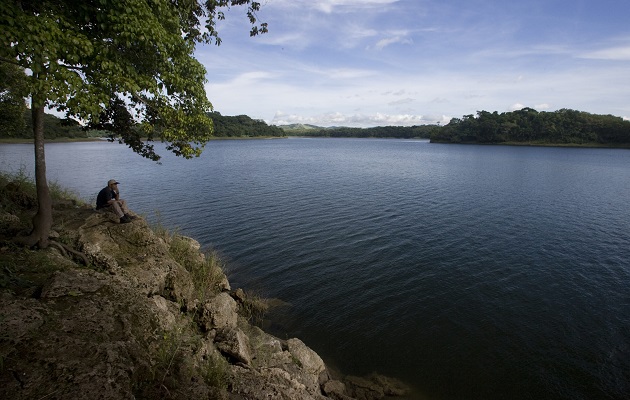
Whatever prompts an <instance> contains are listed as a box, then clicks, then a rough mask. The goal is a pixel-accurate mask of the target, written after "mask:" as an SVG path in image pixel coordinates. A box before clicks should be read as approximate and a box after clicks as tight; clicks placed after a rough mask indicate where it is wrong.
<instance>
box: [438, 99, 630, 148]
mask: <svg viewBox="0 0 630 400" xmlns="http://www.w3.org/2000/svg"><path fill="white" fill-rule="evenodd" d="M431 142H440V143H515V144H548V145H571V144H573V145H602V146H612V147H614V146H623V147H630V121H625V120H624V119H623V118H620V117H615V116H612V115H596V114H589V113H587V112H583V111H576V110H569V109H562V110H558V111H554V112H538V111H536V110H534V109H531V108H523V109H522V110H518V111H512V112H506V113H501V114H499V113H497V112H496V111H495V112H493V113H490V112H487V111H478V112H477V115H476V116H475V115H465V116H464V117H463V118H453V119H452V120H451V121H450V122H449V123H448V124H447V125H445V126H444V127H442V128H441V129H439V130H436V131H434V132H433V134H432V135H431Z"/></svg>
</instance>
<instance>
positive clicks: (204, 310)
mask: <svg viewBox="0 0 630 400" xmlns="http://www.w3.org/2000/svg"><path fill="white" fill-rule="evenodd" d="M237 309H238V305H237V304H236V301H234V299H233V298H232V297H231V296H230V295H229V294H228V293H219V294H218V295H217V296H215V297H214V298H212V299H211V300H210V301H207V302H206V303H205V304H204V305H203V306H202V307H200V308H199V309H198V310H197V313H196V316H195V319H196V321H197V324H198V325H199V327H200V328H201V329H202V330H203V331H205V332H208V331H210V330H211V329H216V328H219V329H223V328H234V327H236V324H237V322H238V315H237V313H236V311H237Z"/></svg>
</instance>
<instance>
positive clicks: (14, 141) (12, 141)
mask: <svg viewBox="0 0 630 400" xmlns="http://www.w3.org/2000/svg"><path fill="white" fill-rule="evenodd" d="M286 138H288V136H235V137H212V138H210V141H213V140H253V139H286ZM142 140H143V141H146V139H142ZM106 141H107V138H100V137H95V138H56V139H46V140H45V142H46V143H74V142H106ZM154 142H159V140H154ZM32 143H33V139H26V138H0V144H32Z"/></svg>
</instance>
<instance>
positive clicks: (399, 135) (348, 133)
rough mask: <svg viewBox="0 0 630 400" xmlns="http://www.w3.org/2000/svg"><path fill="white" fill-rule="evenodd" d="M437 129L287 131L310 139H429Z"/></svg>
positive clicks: (379, 128)
mask: <svg viewBox="0 0 630 400" xmlns="http://www.w3.org/2000/svg"><path fill="white" fill-rule="evenodd" d="M436 128H437V126H436V125H416V126H377V127H373V128H349V127H334V128H320V127H316V126H312V125H305V126H301V127H290V128H288V129H287V131H288V132H292V133H293V134H296V135H299V136H309V137H336V138H350V137H353V138H396V139H417V138H425V139H428V138H429V137H430V136H431V133H432V132H433V131H434V130H435V129H436Z"/></svg>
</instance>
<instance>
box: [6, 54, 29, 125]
mask: <svg viewBox="0 0 630 400" xmlns="http://www.w3.org/2000/svg"><path fill="white" fill-rule="evenodd" d="M25 78H26V75H25V74H24V70H23V69H22V68H20V67H19V66H17V65H15V64H7V63H0V126H2V131H3V132H2V134H3V135H5V136H9V137H15V136H20V135H21V134H22V133H23V131H24V129H25V127H26V124H25V122H24V112H25V111H26V102H25V101H24V97H25V94H26V85H25V83H26V82H25Z"/></svg>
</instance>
